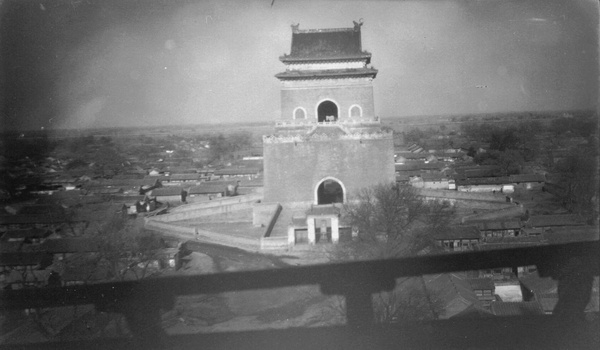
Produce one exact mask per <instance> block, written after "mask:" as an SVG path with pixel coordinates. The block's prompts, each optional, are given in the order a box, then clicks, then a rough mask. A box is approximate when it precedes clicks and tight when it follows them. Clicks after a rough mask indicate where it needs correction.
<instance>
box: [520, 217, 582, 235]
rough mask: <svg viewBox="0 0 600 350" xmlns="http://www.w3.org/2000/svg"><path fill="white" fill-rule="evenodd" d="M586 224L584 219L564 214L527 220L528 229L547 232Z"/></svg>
mask: <svg viewBox="0 0 600 350" xmlns="http://www.w3.org/2000/svg"><path fill="white" fill-rule="evenodd" d="M585 224H586V223H585V221H584V220H583V218H581V217H580V216H578V215H575V214H563V215H536V216H531V217H530V218H529V220H527V223H526V226H527V227H528V228H538V229H542V230H543V231H544V232H546V231H548V230H549V229H551V228H559V227H574V226H584V225H585Z"/></svg>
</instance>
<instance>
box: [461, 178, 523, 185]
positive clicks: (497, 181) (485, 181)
mask: <svg viewBox="0 0 600 350" xmlns="http://www.w3.org/2000/svg"><path fill="white" fill-rule="evenodd" d="M510 183H511V182H510V180H509V179H508V177H506V176H502V177H478V178H468V179H457V180H456V184H457V185H459V186H469V185H508V184H510Z"/></svg>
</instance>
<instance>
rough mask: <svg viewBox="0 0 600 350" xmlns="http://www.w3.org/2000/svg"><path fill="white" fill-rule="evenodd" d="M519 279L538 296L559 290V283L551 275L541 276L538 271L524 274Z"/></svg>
mask: <svg viewBox="0 0 600 350" xmlns="http://www.w3.org/2000/svg"><path fill="white" fill-rule="evenodd" d="M519 281H520V282H521V284H522V285H523V286H524V287H525V288H527V289H528V290H530V291H531V292H533V293H534V294H535V295H536V296H540V295H543V294H553V293H557V292H558V283H557V282H556V281H555V280H553V279H552V278H551V277H540V275H539V273H538V272H537V271H535V272H532V273H528V274H525V275H523V276H522V277H520V278H519Z"/></svg>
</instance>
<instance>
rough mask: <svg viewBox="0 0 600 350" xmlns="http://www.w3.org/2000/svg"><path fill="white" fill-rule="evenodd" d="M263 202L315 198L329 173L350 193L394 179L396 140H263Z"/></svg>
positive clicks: (305, 200)
mask: <svg viewBox="0 0 600 350" xmlns="http://www.w3.org/2000/svg"><path fill="white" fill-rule="evenodd" d="M264 154H265V158H264V184H265V188H264V202H266V203H274V202H279V203H289V202H313V201H314V200H315V189H316V187H317V185H318V184H319V183H320V182H321V181H322V180H323V179H324V178H326V177H334V178H336V179H338V180H339V181H341V182H342V185H343V187H345V190H346V193H345V196H347V195H348V194H349V193H350V194H352V193H354V192H356V191H357V190H358V189H360V188H363V187H368V186H371V185H375V184H379V183H390V182H394V181H395V174H394V171H395V170H394V148H393V141H392V139H391V138H389V139H377V140H360V141H359V140H343V141H342V140H331V141H309V142H298V143H293V142H289V143H265V144H264Z"/></svg>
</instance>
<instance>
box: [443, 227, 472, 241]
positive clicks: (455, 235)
mask: <svg viewBox="0 0 600 350" xmlns="http://www.w3.org/2000/svg"><path fill="white" fill-rule="evenodd" d="M435 238H436V239H479V238H480V233H479V229H478V228H477V226H452V227H450V228H449V229H448V230H444V231H443V232H440V233H437V234H436V235H435Z"/></svg>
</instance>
